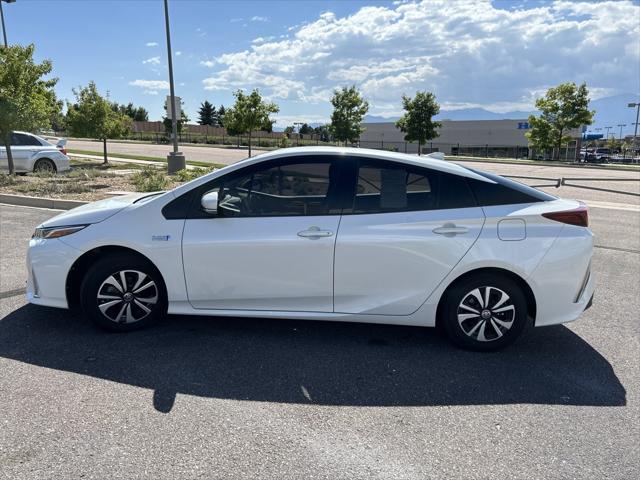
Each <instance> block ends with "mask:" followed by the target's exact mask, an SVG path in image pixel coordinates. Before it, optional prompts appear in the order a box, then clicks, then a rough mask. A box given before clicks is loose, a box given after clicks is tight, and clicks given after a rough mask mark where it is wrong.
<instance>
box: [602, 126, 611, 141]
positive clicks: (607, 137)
mask: <svg viewBox="0 0 640 480" xmlns="http://www.w3.org/2000/svg"><path fill="white" fill-rule="evenodd" d="M604 128H605V129H606V130H607V136H606V139H607V140H609V130H611V129H612V128H613V127H604Z"/></svg>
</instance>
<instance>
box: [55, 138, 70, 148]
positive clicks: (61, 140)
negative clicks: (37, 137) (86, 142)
mask: <svg viewBox="0 0 640 480" xmlns="http://www.w3.org/2000/svg"><path fill="white" fill-rule="evenodd" d="M66 144H67V139H66V138H59V139H58V143H56V147H58V148H63V147H64V146H65V145H66Z"/></svg>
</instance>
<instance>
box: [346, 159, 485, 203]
mask: <svg viewBox="0 0 640 480" xmlns="http://www.w3.org/2000/svg"><path fill="white" fill-rule="evenodd" d="M471 206H476V202H475V199H474V197H473V194H472V193H471V191H470V189H469V186H468V185H467V182H466V180H465V179H464V178H463V177H459V176H457V175H452V174H448V173H444V172H438V171H435V170H430V169H427V168H419V167H413V166H410V165H403V164H399V163H391V162H380V161H367V160H365V161H360V162H359V166H358V173H357V177H356V188H355V194H354V199H353V213H360V214H362V213H385V212H401V211H418V210H436V209H447V208H465V207H471Z"/></svg>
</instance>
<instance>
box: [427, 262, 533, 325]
mask: <svg viewBox="0 0 640 480" xmlns="http://www.w3.org/2000/svg"><path fill="white" fill-rule="evenodd" d="M479 274H492V275H502V276H504V277H508V278H509V279H511V280H512V281H513V282H515V283H516V284H517V285H518V286H519V287H520V289H521V290H522V292H523V293H524V296H525V298H526V301H527V315H528V316H529V317H531V319H532V320H533V322H534V324H535V320H536V313H537V308H538V307H537V304H536V297H535V295H534V294H533V290H532V289H531V287H530V286H529V284H528V283H527V281H526V280H525V279H524V278H522V277H521V276H520V275H518V274H517V273H515V272H512V271H511V270H507V269H505V268H499V267H483V268H476V269H474V270H469V271H468V272H465V273H463V274H462V275H460V276H458V277H457V278H455V279H454V280H452V281H451V282H450V283H449V284H448V285H447V288H445V289H444V291H443V292H442V295H441V296H440V300H439V301H438V307H437V309H436V327H440V319H441V317H442V308H443V305H444V301H445V299H446V296H447V293H448V292H449V290H450V289H451V288H452V287H454V286H455V285H456V284H458V283H460V282H462V281H464V280H466V279H468V278H470V277H473V276H475V275H479Z"/></svg>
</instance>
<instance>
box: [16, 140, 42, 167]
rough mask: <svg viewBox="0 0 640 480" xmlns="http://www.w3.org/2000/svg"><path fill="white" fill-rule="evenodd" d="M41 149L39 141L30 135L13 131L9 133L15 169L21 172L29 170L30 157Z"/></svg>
mask: <svg viewBox="0 0 640 480" xmlns="http://www.w3.org/2000/svg"><path fill="white" fill-rule="evenodd" d="M39 150H42V144H41V143H40V141H39V140H38V139H37V138H35V137H32V136H31V135H25V134H24V133H16V132H13V133H12V134H11V154H12V156H13V164H14V166H15V169H16V170H18V171H21V172H25V171H30V170H31V168H32V166H31V158H32V157H33V156H34V155H35V154H36V153H38V151H39Z"/></svg>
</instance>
